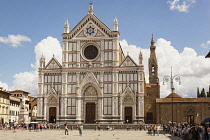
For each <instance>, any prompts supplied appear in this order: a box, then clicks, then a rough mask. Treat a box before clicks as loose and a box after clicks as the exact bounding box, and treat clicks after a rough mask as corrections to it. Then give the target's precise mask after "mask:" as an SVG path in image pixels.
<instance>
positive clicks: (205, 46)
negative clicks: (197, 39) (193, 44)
mask: <svg viewBox="0 0 210 140" xmlns="http://www.w3.org/2000/svg"><path fill="white" fill-rule="evenodd" d="M209 45H210V41H206V43H202V44H201V45H200V46H201V48H203V49H207V48H208V47H209Z"/></svg>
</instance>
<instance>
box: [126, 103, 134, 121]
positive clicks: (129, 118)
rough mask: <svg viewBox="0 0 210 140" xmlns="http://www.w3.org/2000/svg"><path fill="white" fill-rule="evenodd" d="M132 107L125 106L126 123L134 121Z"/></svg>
mask: <svg viewBox="0 0 210 140" xmlns="http://www.w3.org/2000/svg"><path fill="white" fill-rule="evenodd" d="M132 122H133V120H132V107H125V123H132Z"/></svg>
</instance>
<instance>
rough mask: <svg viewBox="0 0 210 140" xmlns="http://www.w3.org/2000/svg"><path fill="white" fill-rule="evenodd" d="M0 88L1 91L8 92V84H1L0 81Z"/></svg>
mask: <svg viewBox="0 0 210 140" xmlns="http://www.w3.org/2000/svg"><path fill="white" fill-rule="evenodd" d="M0 87H2V88H3V90H8V89H9V86H8V84H7V83H2V82H1V81H0Z"/></svg>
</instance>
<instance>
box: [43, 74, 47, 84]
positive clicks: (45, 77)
mask: <svg viewBox="0 0 210 140" xmlns="http://www.w3.org/2000/svg"><path fill="white" fill-rule="evenodd" d="M44 82H45V83H47V75H45V76H44Z"/></svg>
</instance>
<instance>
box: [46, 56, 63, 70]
mask: <svg viewBox="0 0 210 140" xmlns="http://www.w3.org/2000/svg"><path fill="white" fill-rule="evenodd" d="M53 60H55V62H56V63H57V64H58V66H59V67H60V69H61V68H62V65H61V64H60V63H59V61H58V60H57V59H56V58H55V57H54V56H53V57H52V58H51V59H50V61H49V62H48V63H47V65H46V66H45V67H44V69H46V68H47V67H48V66H49V64H50V63H51V62H52V61H53Z"/></svg>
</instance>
